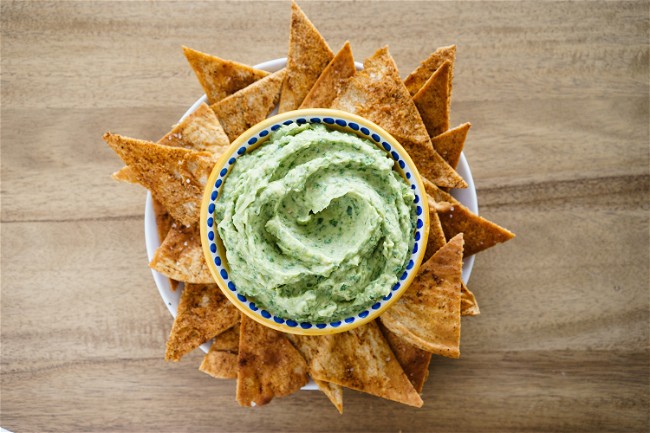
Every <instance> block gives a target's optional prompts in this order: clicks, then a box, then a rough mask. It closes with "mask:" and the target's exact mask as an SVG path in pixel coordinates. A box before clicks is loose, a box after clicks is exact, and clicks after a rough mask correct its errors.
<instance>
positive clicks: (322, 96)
mask: <svg viewBox="0 0 650 433" xmlns="http://www.w3.org/2000/svg"><path fill="white" fill-rule="evenodd" d="M356 71H357V70H356V67H355V65H354V57H352V50H351V49H350V42H346V43H345V45H343V48H341V50H340V51H339V52H338V53H337V54H336V56H334V58H333V59H332V61H331V62H330V63H329V65H327V67H326V68H325V70H324V71H323V73H322V74H320V77H318V80H316V83H314V86H313V87H312V88H311V90H310V91H309V93H308V94H307V96H305V99H304V100H303V101H302V104H301V105H300V108H329V107H330V106H331V105H332V101H334V99H336V97H337V96H338V94H339V92H340V91H341V88H342V87H343V85H344V83H345V82H346V80H347V79H348V78H350V77H351V76H353V75H354V73H355V72H356Z"/></svg>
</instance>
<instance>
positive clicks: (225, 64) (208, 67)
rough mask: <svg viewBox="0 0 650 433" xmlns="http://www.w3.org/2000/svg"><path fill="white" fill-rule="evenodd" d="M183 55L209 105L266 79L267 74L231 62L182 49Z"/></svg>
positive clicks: (186, 48) (189, 49)
mask: <svg viewBox="0 0 650 433" xmlns="http://www.w3.org/2000/svg"><path fill="white" fill-rule="evenodd" d="M183 53H185V57H186V58H187V61H188V62H189V63H190V66H192V69H193V70H194V73H195V74H196V77H197V78H198V79H199V82H200V83H201V87H203V91H204V92H205V94H206V95H207V97H208V103H209V104H210V105H212V104H216V103H217V102H219V101H221V100H222V99H223V98H225V97H227V96H230V95H232V94H233V93H235V92H237V91H238V90H241V89H243V88H244V87H246V86H248V85H250V84H252V83H254V82H255V81H257V80H259V79H262V78H264V77H266V76H267V75H268V74H269V73H268V72H266V71H262V70H259V69H254V68H251V67H250V66H247V65H243V64H241V63H237V62H233V61H231V60H224V59H220V58H219V57H216V56H211V55H209V54H205V53H202V52H200V51H196V50H193V49H191V48H188V47H183Z"/></svg>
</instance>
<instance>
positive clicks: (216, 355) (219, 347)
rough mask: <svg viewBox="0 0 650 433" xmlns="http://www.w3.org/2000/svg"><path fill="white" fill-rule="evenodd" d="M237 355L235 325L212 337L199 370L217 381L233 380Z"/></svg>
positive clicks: (235, 375) (237, 340) (236, 330)
mask: <svg viewBox="0 0 650 433" xmlns="http://www.w3.org/2000/svg"><path fill="white" fill-rule="evenodd" d="M238 353H239V325H235V326H233V327H232V328H230V329H228V330H227V331H224V332H222V333H221V334H219V335H217V336H216V337H214V342H213V343H212V346H210V350H209V351H208V353H207V354H206V355H205V357H204V358H203V362H201V366H200V367H199V370H201V371H202V372H204V373H207V374H209V375H210V376H212V377H214V378H217V379H235V378H237V358H238Z"/></svg>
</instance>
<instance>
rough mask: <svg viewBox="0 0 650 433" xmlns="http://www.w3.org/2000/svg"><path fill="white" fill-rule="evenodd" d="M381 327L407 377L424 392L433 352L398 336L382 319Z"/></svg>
mask: <svg viewBox="0 0 650 433" xmlns="http://www.w3.org/2000/svg"><path fill="white" fill-rule="evenodd" d="M378 323H379V328H380V329H381V332H382V334H384V337H386V341H388V345H389V346H390V348H391V350H392V351H393V353H394V354H395V357H396V358H397V361H399V363H400V365H401V366H402V368H403V369H404V373H406V377H408V378H409V380H410V381H411V384H412V385H413V388H415V390H416V391H417V392H419V393H422V387H423V386H424V382H426V380H427V378H428V377H429V363H430V362H431V353H429V352H426V351H424V350H422V349H418V348H417V347H415V346H413V345H412V344H409V343H407V342H406V341H405V340H403V339H402V338H400V337H399V336H397V334H394V333H392V332H390V331H389V330H388V328H386V327H385V326H384V325H383V324H382V323H381V321H379V322H378Z"/></svg>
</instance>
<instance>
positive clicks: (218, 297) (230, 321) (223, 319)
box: [165, 284, 239, 361]
mask: <svg viewBox="0 0 650 433" xmlns="http://www.w3.org/2000/svg"><path fill="white" fill-rule="evenodd" d="M238 321H239V310H238V309H237V308H236V307H235V306H234V305H232V304H231V303H230V301H229V300H228V298H226V296H225V295H224V294H223V293H222V292H221V289H219V287H218V286H217V285H216V284H185V287H184V289H183V292H182V293H181V299H180V302H179V303H178V311H177V313H176V319H174V324H173V325H172V330H171V333H170V334H169V339H168V340H167V350H166V352H165V359H166V360H167V361H180V359H181V358H182V357H183V355H185V354H187V353H189V352H191V351H192V350H194V349H196V348H197V347H199V346H200V345H201V344H203V343H205V342H206V341H208V340H209V339H211V338H212V337H214V336H216V335H219V334H220V333H222V332H224V331H225V330H226V329H228V328H231V327H233V326H234V325H236V324H237V322H238Z"/></svg>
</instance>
